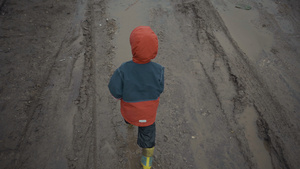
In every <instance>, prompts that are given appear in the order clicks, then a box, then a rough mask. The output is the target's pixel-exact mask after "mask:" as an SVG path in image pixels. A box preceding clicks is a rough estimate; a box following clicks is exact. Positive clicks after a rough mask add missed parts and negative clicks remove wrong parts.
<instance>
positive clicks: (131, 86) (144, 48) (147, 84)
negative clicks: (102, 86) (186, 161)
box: [108, 26, 164, 169]
mask: <svg viewBox="0 0 300 169" xmlns="http://www.w3.org/2000/svg"><path fill="white" fill-rule="evenodd" d="M130 45H131V51H132V55H133V57H132V60H131V61H128V62H125V63H123V64H122V65H121V66H120V67H119V68H118V69H117V70H116V71H115V72H114V74H113V75H112V77H111V79H110V82H109V85H108V87H109V90H110V92H111V94H112V95H113V96H114V97H115V98H117V99H120V100H121V114H122V116H123V118H124V119H125V122H126V123H129V124H132V125H135V126H138V140H137V144H138V145H139V146H140V147H141V148H143V150H142V158H141V163H142V166H143V168H144V169H150V168H151V166H152V159H153V157H152V156H153V152H154V146H155V132H156V129H155V118H156V111H157V108H158V104H159V96H160V94H161V93H162V92H163V90H164V67H162V66H161V65H159V64H157V63H154V62H151V60H152V59H154V58H155V57H156V55H157V51H158V39H157V36H156V34H155V33H154V32H153V31H152V29H151V28H150V27H148V26H139V27H137V28H135V29H134V30H133V31H132V33H131V35H130Z"/></svg>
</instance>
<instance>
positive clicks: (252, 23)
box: [212, 0, 274, 61]
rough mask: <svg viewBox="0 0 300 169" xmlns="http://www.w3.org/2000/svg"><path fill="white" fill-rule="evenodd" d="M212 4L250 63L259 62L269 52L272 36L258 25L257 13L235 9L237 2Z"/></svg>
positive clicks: (216, 1) (215, 1)
mask: <svg viewBox="0 0 300 169" xmlns="http://www.w3.org/2000/svg"><path fill="white" fill-rule="evenodd" d="M212 2H213V4H214V6H215V8H216V9H217V10H218V12H219V14H220V16H221V17H222V19H223V21H224V23H225V25H226V27H227V29H228V31H229V32H230V34H231V36H232V37H233V39H234V40H235V41H236V42H237V43H238V44H239V47H240V48H241V49H242V50H243V51H244V52H245V53H246V54H247V56H249V59H250V60H251V61H256V60H260V59H261V57H262V56H263V55H262V53H263V52H270V51H271V48H272V45H273V42H274V37H273V34H272V33H271V32H269V31H268V30H267V29H266V28H264V27H263V24H261V23H259V12H258V11H257V10H256V9H255V8H252V9H251V10H243V9H238V8H236V7H235V5H236V4H237V3H238V2H232V3H230V2H228V3H225V4H224V3H219V2H218V0H214V1H212Z"/></svg>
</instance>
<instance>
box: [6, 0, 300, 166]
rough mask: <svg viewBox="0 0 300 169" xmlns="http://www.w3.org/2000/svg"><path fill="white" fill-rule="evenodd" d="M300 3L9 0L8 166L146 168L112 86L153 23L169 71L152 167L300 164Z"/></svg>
mask: <svg viewBox="0 0 300 169" xmlns="http://www.w3.org/2000/svg"><path fill="white" fill-rule="evenodd" d="M237 4H238V5H239V7H240V8H236V6H237ZM299 5H300V4H299V2H298V1H296V0H291V1H271V0H262V1H251V2H250V1H236V0H229V1H221V0H201V1H200V0H185V1H182V0H168V1H159V0H153V1H145V0H110V1H109V0H66V1H60V0H57V1H55V2H54V1H50V0H44V1H36V0H28V1H16V0H2V1H0V14H1V15H0V44H1V46H0V55H1V57H0V113H1V114H0V117H1V118H0V120H1V121H0V150H1V151H0V159H1V160H0V167H1V168H7V169H10V168H24V169H25V168H73V169H75V168H76V169H79V168H103V169H106V168H130V169H138V168H141V165H140V162H139V160H140V157H141V149H140V148H139V147H138V145H137V144H136V141H137V140H136V139H137V127H130V126H127V125H126V124H125V122H124V120H123V118H122V116H121V114H120V110H119V109H120V105H119V102H118V101H117V100H115V99H114V98H113V97H112V96H111V95H110V93H109V91H108V88H107V84H108V82H109V79H110V76H111V75H112V74H113V72H114V70H115V69H116V68H117V67H119V66H120V64H122V63H123V62H125V61H128V60H130V59H131V49H130V45H129V36H130V33H131V31H132V30H133V29H134V28H135V27H136V26H139V25H148V26H151V28H152V29H153V30H154V32H156V34H157V35H158V39H159V51H158V55H157V57H156V58H155V59H154V62H157V63H160V64H161V65H163V66H164V67H165V91H164V93H163V94H162V95H161V99H160V106H159V108H158V114H157V119H156V127H157V136H156V147H155V153H154V161H153V168H154V169H155V168H162V169H166V168H172V169H174V168H191V169H194V168H258V169H260V168H275V169H277V168H278V169H279V168H280V169H281V168H284V169H296V168H298V166H300V163H299V160H298V158H299V155H300V151H299V150H300V144H299V143H300V142H299V138H300V134H299V128H300V126H299V119H300V115H299V112H300V111H299V110H300V107H299V105H300V104H299V103H300V99H299V98H300V81H299V76H298V75H299V73H298V72H300V70H299V68H300V66H299V65H300V62H299V57H298V56H299V53H300V51H299V45H300V41H299V30H300V29H299V23H300V22H299V19H300V18H299V16H300V15H299ZM248 6H249V7H251V9H250V8H247V9H246V10H245V9H243V8H241V7H248Z"/></svg>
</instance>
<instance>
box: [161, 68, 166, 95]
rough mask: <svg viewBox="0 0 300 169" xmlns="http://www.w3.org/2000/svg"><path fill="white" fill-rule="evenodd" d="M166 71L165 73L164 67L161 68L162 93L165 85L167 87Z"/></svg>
mask: <svg viewBox="0 0 300 169" xmlns="http://www.w3.org/2000/svg"><path fill="white" fill-rule="evenodd" d="M164 73H165V68H164V67H162V70H161V77H160V89H161V92H160V93H162V92H163V91H164V87H165V79H164V78H165V77H164Z"/></svg>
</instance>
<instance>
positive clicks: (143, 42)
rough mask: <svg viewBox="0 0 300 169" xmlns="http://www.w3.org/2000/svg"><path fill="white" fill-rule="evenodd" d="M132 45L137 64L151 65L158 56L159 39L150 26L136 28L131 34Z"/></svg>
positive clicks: (134, 59) (133, 58)
mask: <svg viewBox="0 0 300 169" xmlns="http://www.w3.org/2000/svg"><path fill="white" fill-rule="evenodd" d="M130 45H131V52H132V55H133V57H132V60H133V62H135V63H139V64H145V63H149V62H150V61H151V60H152V59H154V58H155V57H156V55H157V51H158V39H157V36H156V34H155V33H154V32H153V30H152V29H151V28H150V27H149V26H139V27H136V28H135V29H134V30H133V31H132V32H131V34H130Z"/></svg>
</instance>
